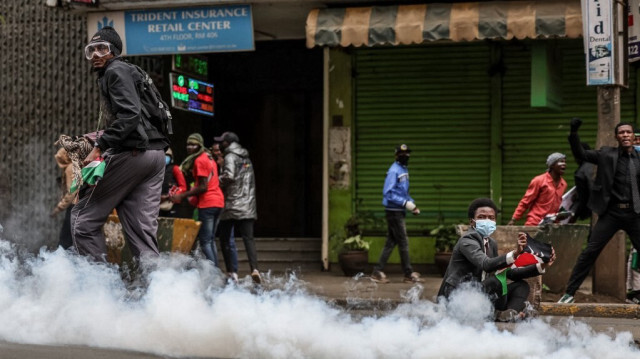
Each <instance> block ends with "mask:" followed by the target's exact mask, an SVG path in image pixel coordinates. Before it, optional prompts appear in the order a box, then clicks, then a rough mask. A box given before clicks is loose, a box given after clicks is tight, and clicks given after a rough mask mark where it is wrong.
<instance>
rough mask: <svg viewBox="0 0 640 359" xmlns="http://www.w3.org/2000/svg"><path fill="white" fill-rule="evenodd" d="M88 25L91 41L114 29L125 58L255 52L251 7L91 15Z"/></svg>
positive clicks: (218, 7) (155, 10) (89, 15)
mask: <svg viewBox="0 0 640 359" xmlns="http://www.w3.org/2000/svg"><path fill="white" fill-rule="evenodd" d="M87 22H88V32H89V34H88V35H89V37H91V36H92V35H93V34H94V33H95V32H96V31H98V30H99V29H101V28H102V27H103V26H107V25H108V26H112V27H114V28H115V29H116V31H117V32H118V33H119V34H120V37H121V38H122V43H123V55H158V54H178V53H198V52H227V51H252V50H254V39H253V19H252V13H251V5H229V6H212V7H196V8H179V9H154V10H130V11H114V12H102V13H89V14H88V15H87Z"/></svg>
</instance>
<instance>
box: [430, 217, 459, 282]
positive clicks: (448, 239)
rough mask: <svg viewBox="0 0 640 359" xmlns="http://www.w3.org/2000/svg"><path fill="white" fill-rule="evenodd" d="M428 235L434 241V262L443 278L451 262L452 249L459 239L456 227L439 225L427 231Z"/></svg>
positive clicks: (453, 225)
mask: <svg viewBox="0 0 640 359" xmlns="http://www.w3.org/2000/svg"><path fill="white" fill-rule="evenodd" d="M429 235H430V236H432V237H434V238H435V240H436V254H435V262H436V266H437V267H438V270H439V271H440V274H441V275H442V276H444V273H445V272H446V270H447V266H448V265H449V260H451V254H452V252H453V247H454V246H455V245H456V243H457V242H458V238H460V236H459V235H458V232H457V230H456V225H455V224H444V223H441V224H439V225H438V226H437V227H435V228H433V229H432V230H431V231H429Z"/></svg>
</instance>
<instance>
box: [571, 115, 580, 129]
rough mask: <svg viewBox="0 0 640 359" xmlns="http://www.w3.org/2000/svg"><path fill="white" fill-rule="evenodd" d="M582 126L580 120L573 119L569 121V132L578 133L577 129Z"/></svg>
mask: <svg viewBox="0 0 640 359" xmlns="http://www.w3.org/2000/svg"><path fill="white" fill-rule="evenodd" d="M580 125H582V120H581V119H580V118H578V117H574V118H572V119H571V132H578V129H579V128H580Z"/></svg>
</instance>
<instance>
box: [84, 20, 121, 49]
mask: <svg viewBox="0 0 640 359" xmlns="http://www.w3.org/2000/svg"><path fill="white" fill-rule="evenodd" d="M99 41H106V42H108V43H110V44H111V45H113V47H115V48H116V50H118V53H117V54H116V55H119V54H120V53H122V40H121V39H120V35H118V33H117V32H116V29H114V28H112V27H111V26H105V27H103V28H102V29H100V30H98V32H96V33H95V35H93V36H92V37H91V41H89V43H92V42H99Z"/></svg>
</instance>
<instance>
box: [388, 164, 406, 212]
mask: <svg viewBox="0 0 640 359" xmlns="http://www.w3.org/2000/svg"><path fill="white" fill-rule="evenodd" d="M407 201H412V202H413V198H411V196H409V171H408V170H407V167H405V166H403V165H401V164H399V163H398V162H394V163H393V164H392V165H391V167H389V171H388V172H387V178H386V179H385V180H384V187H383V188H382V205H383V206H384V207H385V208H386V209H388V210H391V211H401V210H402V211H404V205H405V204H406V203H407Z"/></svg>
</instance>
